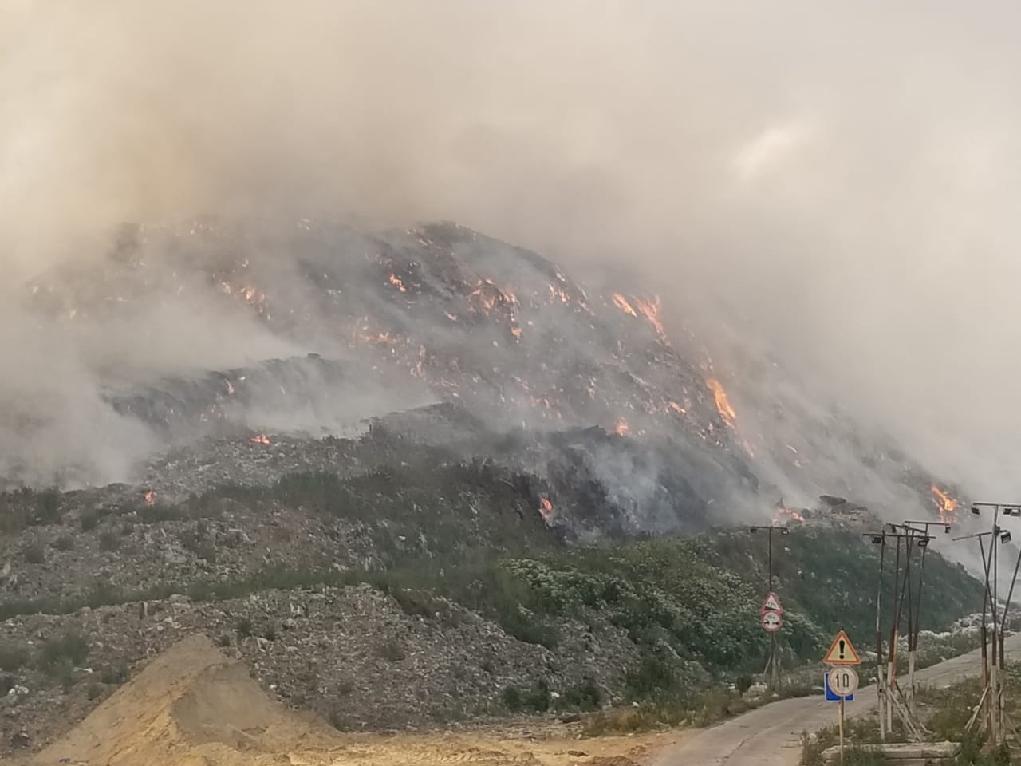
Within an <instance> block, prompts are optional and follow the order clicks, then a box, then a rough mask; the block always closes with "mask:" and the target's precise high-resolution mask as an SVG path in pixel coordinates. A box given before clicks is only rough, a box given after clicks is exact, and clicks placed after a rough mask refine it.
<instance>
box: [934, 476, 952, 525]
mask: <svg viewBox="0 0 1021 766" xmlns="http://www.w3.org/2000/svg"><path fill="white" fill-rule="evenodd" d="M929 490H930V492H932V501H933V502H934V503H935V504H936V508H937V509H938V510H939V516H940V520H941V521H943V522H951V521H953V520H954V514H955V513H956V512H957V506H958V505H959V503H958V501H957V499H956V498H954V497H951V496H950V495H949V494H947V493H946V492H944V491H943V490H942V489H940V488H939V487H937V486H936V485H935V484H933V485H932V486H931V487H930V488H929Z"/></svg>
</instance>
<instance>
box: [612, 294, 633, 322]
mask: <svg viewBox="0 0 1021 766" xmlns="http://www.w3.org/2000/svg"><path fill="white" fill-rule="evenodd" d="M610 299H611V300H612V301H613V305H614V306H616V307H617V308H618V309H620V310H621V311H623V312H624V313H625V314H627V315H628V316H633V317H634V318H635V319H638V312H637V311H635V309H634V306H632V305H631V303H630V301H628V299H627V298H625V297H624V296H623V295H621V294H620V293H614V294H613V295H611V296H610Z"/></svg>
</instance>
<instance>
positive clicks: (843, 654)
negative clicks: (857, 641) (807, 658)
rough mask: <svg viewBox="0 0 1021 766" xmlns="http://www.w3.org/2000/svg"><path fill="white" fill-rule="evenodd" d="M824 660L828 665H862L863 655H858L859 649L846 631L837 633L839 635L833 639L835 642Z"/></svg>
mask: <svg viewBox="0 0 1021 766" xmlns="http://www.w3.org/2000/svg"><path fill="white" fill-rule="evenodd" d="M822 661H823V662H825V663H826V664H827V665H861V657H859V656H858V651H857V650H856V649H855V648H854V644H852V643H851V639H850V637H849V636H848V635H847V633H845V632H844V631H840V632H839V633H837V637H836V638H834V639H833V644H832V645H831V646H830V650H829V651H828V652H826V656H825V657H823V658H822Z"/></svg>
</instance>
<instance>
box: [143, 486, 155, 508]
mask: <svg viewBox="0 0 1021 766" xmlns="http://www.w3.org/2000/svg"><path fill="white" fill-rule="evenodd" d="M142 500H144V501H145V504H146V505H156V490H154V489H147V490H146V491H145V493H144V494H143V495H142Z"/></svg>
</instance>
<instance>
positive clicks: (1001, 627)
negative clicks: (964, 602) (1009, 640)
mask: <svg viewBox="0 0 1021 766" xmlns="http://www.w3.org/2000/svg"><path fill="white" fill-rule="evenodd" d="M984 508H988V509H991V510H992V511H993V519H992V527H991V529H990V531H988V532H979V533H977V534H973V535H965V536H964V537H958V538H955V539H956V540H971V539H977V540H978V544H979V552H980V554H981V556H982V567H983V570H984V572H983V574H984V579H985V582H984V588H983V596H982V677H983V682H984V683H983V687H984V688H983V691H982V699H983V700H984V704H985V713H986V715H985V719H986V729H987V731H988V732H989V741H990V743H991V744H992V745H993V746H997V745H1000V744H1002V743H1003V742H1004V740H1005V739H1006V731H1007V729H1008V726H1009V725H1008V722H1007V719H1006V714H1005V711H1004V700H1003V686H1004V679H1003V678H1002V670H1003V666H1004V655H1003V634H1004V631H1005V630H1006V627H1007V614H1008V612H1009V609H1010V601H1011V599H1012V598H1013V596H1014V585H1015V583H1016V582H1017V576H1018V569H1019V567H1021V553H1019V555H1018V560H1017V561H1016V562H1015V565H1014V573H1013V575H1012V577H1011V581H1010V590H1009V591H1008V594H1007V603H1005V604H1004V605H1003V611H1002V613H1001V612H1000V611H999V609H1000V598H999V596H1000V576H999V574H1000V572H999V569H1000V567H999V565H1000V557H999V547H1000V545H1001V544H1003V543H1007V542H1009V541H1010V539H1011V533H1010V532H1009V531H1008V530H1006V529H1004V528H1003V527H1001V526H1000V517H1001V516H1004V517H1006V516H1021V505H1019V504H1015V503H972V506H971V512H972V514H974V515H976V516H981V515H982V509H984ZM986 537H988V538H989V550H988V551H987V550H986V548H985V540H984V538H986ZM987 608H988V614H989V616H990V617H991V621H990V620H987V619H986V614H987V611H986V610H987ZM987 625H988V627H987Z"/></svg>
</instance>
